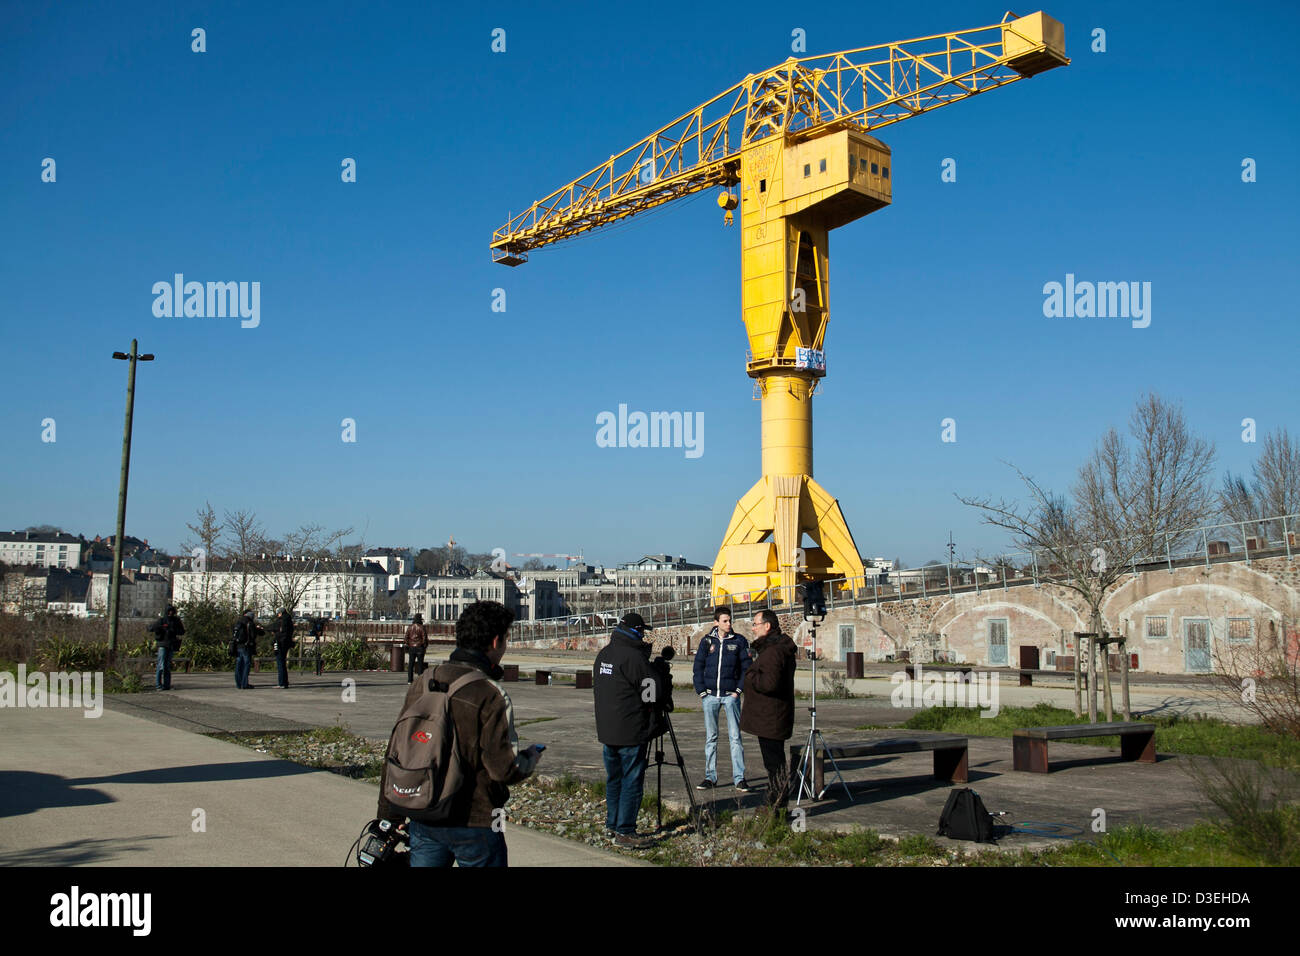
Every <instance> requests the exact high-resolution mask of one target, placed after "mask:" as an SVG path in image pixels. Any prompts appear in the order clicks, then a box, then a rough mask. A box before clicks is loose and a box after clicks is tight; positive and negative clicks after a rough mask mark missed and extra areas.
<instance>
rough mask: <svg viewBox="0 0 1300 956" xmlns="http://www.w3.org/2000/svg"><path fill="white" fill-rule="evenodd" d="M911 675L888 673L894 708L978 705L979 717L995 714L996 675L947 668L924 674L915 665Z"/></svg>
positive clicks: (890, 698)
mask: <svg viewBox="0 0 1300 956" xmlns="http://www.w3.org/2000/svg"><path fill="white" fill-rule="evenodd" d="M914 671H915V674H916V676H915V677H908V676H907V672H906V671H895V672H894V673H893V674H891V675H890V676H889V682H890V683H891V684H897V685H898V686H897V687H895V688H894V690H893V692H892V693H891V694H890V695H889V702H890V704H892V705H893V706H894V707H978V708H980V716H981V717H996V716H997V715H998V710H999V709H1000V707H999V704H998V697H999V694H998V686H999V685H998V675H997V674H995V673H992V672H990V671H970V672H968V673H963V672H961V671H948V672H946V673H938V672H935V671H931V672H930V673H928V674H927V673H924V668H922V666H921V665H920V664H917V665H916V667H915V668H914Z"/></svg>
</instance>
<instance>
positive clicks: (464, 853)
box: [408, 820, 509, 867]
mask: <svg viewBox="0 0 1300 956" xmlns="http://www.w3.org/2000/svg"><path fill="white" fill-rule="evenodd" d="M408 829H409V830H410V834H411V866H438V867H449V866H451V865H452V863H456V864H458V865H460V866H509V863H508V862H507V856H506V835H505V834H504V833H498V832H497V831H496V830H493V829H492V828H491V827H431V826H429V825H428V824H425V823H418V822H416V821H415V820H412V821H411V823H410V826H409V828H408Z"/></svg>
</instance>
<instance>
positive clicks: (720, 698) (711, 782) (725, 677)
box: [693, 607, 750, 793]
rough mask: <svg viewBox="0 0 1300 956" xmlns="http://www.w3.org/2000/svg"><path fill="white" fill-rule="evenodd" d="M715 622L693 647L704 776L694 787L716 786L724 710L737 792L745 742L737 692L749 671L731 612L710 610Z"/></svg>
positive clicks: (742, 775) (742, 782)
mask: <svg viewBox="0 0 1300 956" xmlns="http://www.w3.org/2000/svg"><path fill="white" fill-rule="evenodd" d="M713 620H714V622H715V624H714V627H713V630H711V631H710V632H709V633H708V634H707V635H706V636H705V637H704V638H703V639H702V640H701V641H700V646H699V647H698V648H696V650H695V667H694V672H693V676H694V679H695V693H697V694H699V695H700V700H701V701H702V703H703V705H704V734H705V737H704V779H703V780H701V781H700V782H699V783H698V784H696V786H695V789H696V790H711V789H712V788H714V787H716V786H717V785H718V712H719V711H724V710H725V711H726V713H727V739H728V740H729V741H730V743H731V782H732V784H733V785H734V786H735V788H736V789H737V790H738V791H740V792H741V793H748V792H749V786H748V785H747V784H746V783H745V745H744V742H743V741H742V740H741V737H740V691H741V688H743V687H744V686H745V673H746V671H748V670H749V665H750V657H749V642H748V641H746V640H745V639H744V638H743V637H741V636H740V635H739V634H737V633H736V632H734V631H733V630H732V629H731V612H730V611H729V610H727V609H726V608H725V607H720V608H717V609H716V610H715V611H714V612H713Z"/></svg>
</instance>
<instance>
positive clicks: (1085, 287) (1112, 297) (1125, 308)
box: [1043, 272, 1151, 329]
mask: <svg viewBox="0 0 1300 956" xmlns="http://www.w3.org/2000/svg"><path fill="white" fill-rule="evenodd" d="M1043 296H1044V299H1043V315H1045V316H1046V317H1047V318H1049V319H1059V318H1067V319H1073V318H1080V319H1091V318H1098V319H1132V320H1133V328H1135V329H1145V328H1146V327H1147V326H1148V325H1150V324H1151V283H1150V282H1086V281H1085V282H1075V281H1074V273H1073V272H1067V273H1066V274H1065V283H1064V284H1062V283H1060V282H1048V283H1046V284H1044V286H1043Z"/></svg>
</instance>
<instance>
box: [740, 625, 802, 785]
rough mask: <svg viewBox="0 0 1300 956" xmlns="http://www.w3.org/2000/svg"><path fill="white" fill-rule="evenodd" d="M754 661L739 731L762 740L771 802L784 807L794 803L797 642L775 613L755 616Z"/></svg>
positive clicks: (746, 687)
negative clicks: (791, 745) (790, 747)
mask: <svg viewBox="0 0 1300 956" xmlns="http://www.w3.org/2000/svg"><path fill="white" fill-rule="evenodd" d="M753 628H754V643H753V644H752V645H750V649H751V650H752V651H753V653H754V654H755V660H754V663H753V664H752V665H751V666H750V668H749V671H748V673H747V674H746V675H745V685H744V686H745V703H744V706H743V707H742V708H741V711H740V729H741V730H743V731H744V732H745V733H747V734H753V735H754V736H756V737H757V738H758V749H759V752H760V753H762V755H763V766H764V767H765V768H766V769H767V802H768V805H769V806H772V807H782V808H784V807H785V806H786V805H787V804H788V803H789V801H790V768H789V765H788V763H787V761H786V755H785V741H787V740H789V739H790V737H791V736H792V735H793V734H794V669H795V661H796V658H797V650H796V648H795V646H794V641H792V640H790V638H788V637H787V636H786V635H784V634H782V633H781V622H780V621H779V620H778V619H777V616H776V612H775V611H773V610H771V609H769V608H764V609H763V610H761V611H759V612H758V613H757V614H755V615H754V622H753Z"/></svg>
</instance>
